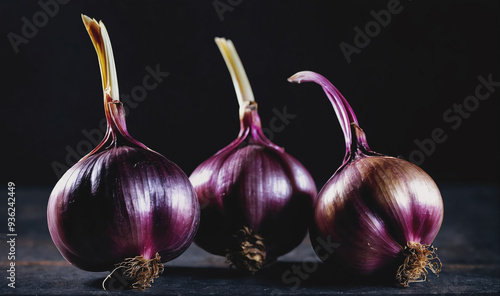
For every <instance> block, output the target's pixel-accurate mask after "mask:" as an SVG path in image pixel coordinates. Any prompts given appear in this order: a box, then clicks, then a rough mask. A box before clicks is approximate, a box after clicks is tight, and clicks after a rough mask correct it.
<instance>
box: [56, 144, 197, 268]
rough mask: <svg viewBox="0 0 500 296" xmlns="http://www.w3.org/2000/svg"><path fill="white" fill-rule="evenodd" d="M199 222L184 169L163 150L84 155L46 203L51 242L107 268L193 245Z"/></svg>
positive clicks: (78, 260) (80, 263)
mask: <svg viewBox="0 0 500 296" xmlns="http://www.w3.org/2000/svg"><path fill="white" fill-rule="evenodd" d="M198 221H199V205H198V203H197V200H196V194H195V192H194V189H193V188H192V186H191V184H190V182H189V179H188V178H187V176H186V175H185V174H184V172H183V171H182V170H181V169H180V168H179V167H178V166H177V165H176V164H174V163H173V162H171V161H169V160H167V159H166V158H165V157H163V156H162V155H160V154H158V153H156V152H154V151H150V150H146V149H143V148H135V147H129V146H121V147H112V148H109V149H106V150H105V151H102V152H99V153H97V154H95V155H90V156H87V157H86V158H84V159H83V160H81V161H80V162H78V163H77V164H76V165H75V166H73V167H72V168H70V169H69V170H68V171H67V172H66V173H65V174H64V175H63V176H62V177H61V179H60V180H59V182H58V183H57V184H56V186H55V188H54V190H53V191H52V194H51V196H50V199H49V204H48V224H49V230H50V234H51V236H52V240H53V241H54V243H55V245H56V247H57V248H58V249H59V251H60V252H61V254H62V255H63V256H64V258H65V259H66V260H67V261H68V262H70V263H71V264H73V265H75V266H77V267H79V268H81V269H84V270H88V271H106V270H110V269H112V268H114V266H115V265H116V264H118V263H120V262H122V261H123V260H124V259H125V258H129V257H134V256H137V255H142V256H143V257H144V258H146V259H150V258H152V257H154V255H155V253H156V252H158V253H159V254H160V256H161V261H162V262H166V261H169V260H172V259H174V258H176V257H177V256H179V255H180V254H181V253H182V252H184V250H186V249H187V248H188V247H189V245H190V244H191V242H192V240H193V237H194V235H195V233H196V229H197V226H198Z"/></svg>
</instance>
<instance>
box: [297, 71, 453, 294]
mask: <svg viewBox="0 0 500 296" xmlns="http://www.w3.org/2000/svg"><path fill="white" fill-rule="evenodd" d="M288 81H290V82H296V83H301V82H315V83H317V84H319V85H321V86H322V88H323V90H324V91H325V94H326V96H327V97H328V98H329V99H330V102H331V104H332V106H333V108H334V110H335V113H336V115H337V118H338V120H339V123H340V126H341V129H342V131H343V133H344V138H345V147H346V154H345V156H344V161H343V163H342V165H341V166H340V168H339V169H337V171H336V172H335V173H334V175H333V176H332V177H331V178H330V180H328V182H327V183H326V184H325V185H324V186H323V188H322V189H321V191H320V193H319V194H318V198H317V201H316V204H315V209H314V221H315V223H314V226H313V227H311V230H310V239H311V242H312V244H313V246H314V249H315V251H316V254H317V255H318V257H319V258H320V259H321V260H322V261H324V262H327V263H330V264H331V265H332V266H334V267H336V268H339V269H343V270H347V271H351V272H353V273H354V274H359V275H372V274H375V273H378V272H380V274H381V275H382V277H384V275H385V276H387V275H390V276H389V277H386V278H387V279H392V280H393V281H395V283H396V284H398V285H401V286H408V285H409V284H410V283H412V282H422V281H425V280H427V274H428V273H429V271H432V272H433V273H434V274H438V273H439V272H440V271H441V267H442V264H441V261H440V260H439V258H438V257H437V254H436V252H435V251H436V250H437V248H435V247H434V246H432V245H431V243H432V242H433V240H434V238H435V237H436V235H437V233H438V232H439V229H440V227H441V224H442V222H443V210H444V209H443V200H442V197H441V193H440V192H439V189H438V187H437V185H436V183H434V181H433V180H432V178H431V177H430V176H429V175H428V174H427V173H425V172H424V171H423V170H422V169H421V168H419V167H418V166H416V165H414V164H412V163H410V162H408V161H406V160H403V159H399V158H394V157H390V156H385V155H383V154H380V153H377V152H374V151H373V150H371V149H370V147H369V145H368V142H367V139H366V135H365V133H364V132H363V130H362V129H361V128H360V127H359V124H358V120H357V117H356V115H355V114H354V111H353V110H352V108H351V106H350V105H349V103H348V102H347V100H346V99H345V98H344V97H343V96H342V94H341V93H340V92H339V91H338V90H337V88H336V87H335V86H334V85H333V84H331V83H330V81H328V80H327V79H326V78H325V77H323V76H321V75H320V74H317V73H314V72H311V71H302V72H298V73H296V74H295V75H293V76H292V77H290V78H289V79H288ZM325 241H326V242H333V243H334V245H335V250H333V252H332V250H331V248H330V249H327V250H325V248H324V242H325ZM325 251H327V253H325Z"/></svg>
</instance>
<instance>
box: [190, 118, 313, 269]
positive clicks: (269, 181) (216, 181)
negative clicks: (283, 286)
mask: <svg viewBox="0 0 500 296" xmlns="http://www.w3.org/2000/svg"><path fill="white" fill-rule="evenodd" d="M249 109H251V108H249ZM190 180H191V182H192V183H193V186H194V188H195V190H196V194H197V196H198V200H199V202H200V205H201V222H200V227H199V229H198V233H197V235H196V237H195V243H196V244H197V245H198V246H200V247H201V248H203V249H204V250H206V251H208V252H210V253H212V254H216V255H222V256H224V255H226V254H227V251H228V249H230V248H231V247H232V246H233V245H234V244H235V241H234V237H233V236H234V234H235V233H236V232H237V231H238V230H239V229H241V228H242V227H243V226H246V227H249V228H251V229H252V230H253V231H254V232H256V233H257V234H259V235H260V236H261V237H263V240H264V243H265V248H266V250H265V251H266V261H267V262H272V261H273V260H275V259H276V258H277V257H278V256H281V255H283V254H286V253H288V252H289V251H291V250H292V249H293V248H295V247H296V246H298V245H299V244H300V243H301V242H302V240H303V239H304V237H305V235H306V233H307V230H308V227H309V226H310V224H311V221H312V213H313V203H314V200H315V197H316V194H317V191H316V186H315V184H314V181H313V179H312V177H311V175H310V174H309V172H308V171H307V170H306V169H305V168H304V166H303V165H302V164H300V163H299V161H297V160H296V159H295V158H294V157H292V156H291V155H289V154H287V153H286V152H284V150H283V149H282V148H280V147H278V146H276V145H274V144H272V143H271V142H270V141H269V140H268V139H266V138H265V136H264V135H263V133H262V129H261V126H260V119H259V117H258V114H257V111H256V110H247V111H246V112H245V114H244V116H243V118H242V121H241V130H240V135H239V137H238V138H237V139H236V140H235V141H234V142H233V143H231V144H230V145H229V146H227V147H226V148H224V149H222V150H221V151H219V152H217V153H216V154H215V155H214V156H212V157H211V158H209V159H208V160H206V161H204V162H203V163H202V164H200V165H199V166H198V167H197V168H196V169H195V170H194V171H193V173H192V174H191V176H190Z"/></svg>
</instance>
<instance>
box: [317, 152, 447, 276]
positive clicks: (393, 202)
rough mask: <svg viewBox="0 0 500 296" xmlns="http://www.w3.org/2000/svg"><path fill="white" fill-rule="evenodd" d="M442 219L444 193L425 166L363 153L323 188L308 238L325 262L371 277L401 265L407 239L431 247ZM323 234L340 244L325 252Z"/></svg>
mask: <svg viewBox="0 0 500 296" xmlns="http://www.w3.org/2000/svg"><path fill="white" fill-rule="evenodd" d="M442 221H443V202H442V199H441V194H440V192H439V189H438V187H437V186H436V184H435V183H434V181H433V180H432V178H431V177H430V176H429V175H427V174H426V173H425V172H424V171H423V170H422V169H420V168H419V167H418V166H416V165H414V164H412V163H410V162H407V161H405V160H402V159H398V158H394V157H389V156H363V157H359V158H355V159H354V160H352V161H350V162H348V163H346V164H345V165H344V166H343V167H341V168H340V169H339V170H338V171H337V172H336V173H335V175H334V176H333V177H332V178H331V179H330V180H329V181H328V182H327V183H326V184H325V186H324V187H323V188H322V190H321V192H320V193H319V195H318V199H317V201H316V205H315V225H316V226H315V227H314V228H313V229H312V230H311V234H310V236H311V242H312V244H313V246H314V247H315V250H316V253H317V254H318V256H319V257H320V258H321V257H323V258H322V259H323V261H325V262H328V263H332V264H334V265H335V266H346V267H348V269H351V270H353V271H355V272H357V273H359V274H365V275H367V274H372V273H375V272H377V271H380V270H382V269H383V268H385V267H388V266H392V264H401V262H398V260H400V257H399V256H400V255H401V250H402V249H403V247H404V246H406V244H407V242H419V243H421V244H428V245H430V244H431V243H432V241H433V240H434V238H435V237H436V235H437V233H438V231H439V228H440V227H441V223H442ZM319 238H321V239H322V240H324V241H327V240H328V241H332V242H337V243H339V245H338V246H337V247H336V248H335V249H334V251H333V253H332V254H330V255H328V256H325V250H321V245H320V244H318V241H319Z"/></svg>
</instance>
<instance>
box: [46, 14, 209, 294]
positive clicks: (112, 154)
mask: <svg viewBox="0 0 500 296" xmlns="http://www.w3.org/2000/svg"><path fill="white" fill-rule="evenodd" d="M82 20H83V22H84V24H85V27H86V29H87V31H88V33H89V36H90V38H91V40H92V43H93V44H94V47H95V49H96V52H97V56H98V59H99V65H100V70H101V78H102V87H103V93H104V112H105V116H106V121H107V130H106V135H105V136H104V139H103V140H102V141H101V143H100V144H99V145H97V147H96V148H95V149H94V150H92V151H91V152H90V153H89V154H87V155H86V156H84V157H83V158H82V159H81V160H80V161H79V162H77V163H76V164H75V165H74V166H73V167H71V168H70V169H69V170H68V171H67V172H66V173H65V174H64V175H63V176H62V177H61V179H60V180H59V181H58V182H57V184H56V186H55V187H54V189H53V190H52V193H51V195H50V198H49V202H48V206H47V222H48V227H49V231H50V235H51V237H52V240H53V241H54V244H55V245H56V247H57V248H58V250H59V251H60V252H61V254H62V256H63V257H64V258H65V259H66V260H67V261H68V262H70V263H71V264H73V265H75V266H77V267H79V268H81V269H84V270H88V271H107V270H109V271H111V270H112V272H111V274H110V275H108V276H107V277H106V278H105V279H104V281H103V283H102V286H103V288H104V289H107V287H108V288H115V287H114V286H110V285H111V284H110V282H111V281H109V282H107V281H108V279H110V278H111V277H113V275H114V274H115V271H117V270H119V271H118V272H117V273H116V274H122V275H125V276H126V277H123V276H122V277H121V278H120V279H122V281H120V284H121V288H123V289H128V288H131V289H140V290H143V289H145V288H148V287H150V286H151V283H153V281H154V279H155V278H157V277H158V276H159V274H160V273H161V272H163V269H164V267H163V265H162V262H167V261H169V260H172V259H174V258H176V257H177V256H179V255H180V254H181V253H182V252H184V251H185V250H186V249H187V248H188V247H189V245H190V244H191V243H192V241H193V238H194V235H195V233H196V230H197V227H198V224H199V218H200V213H199V204H198V200H197V197H196V193H195V191H194V188H193V187H192V185H191V183H190V181H189V178H188V177H187V176H186V174H185V173H184V172H183V171H182V170H181V169H180V168H179V167H178V166H177V165H176V164H175V163H173V162H171V161H169V160H168V159H166V158H165V157H164V156H162V155H161V154H159V153H157V152H155V151H153V150H151V149H149V148H148V147H147V146H145V145H144V144H142V143H141V142H139V141H137V140H135V139H134V138H133V137H132V136H131V135H130V134H129V133H128V130H127V125H126V122H125V109H124V107H123V104H122V103H121V102H120V100H119V89H118V79H117V74H116V68H115V63H114V58H113V51H112V48H111V41H110V39H109V36H108V33H107V30H106V27H105V26H104V24H103V23H102V22H99V23H98V22H97V21H96V20H95V19H90V18H89V17H87V16H84V15H82ZM125 278H127V280H125ZM108 284H109V285H108Z"/></svg>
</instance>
